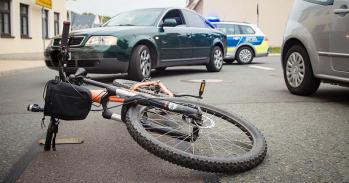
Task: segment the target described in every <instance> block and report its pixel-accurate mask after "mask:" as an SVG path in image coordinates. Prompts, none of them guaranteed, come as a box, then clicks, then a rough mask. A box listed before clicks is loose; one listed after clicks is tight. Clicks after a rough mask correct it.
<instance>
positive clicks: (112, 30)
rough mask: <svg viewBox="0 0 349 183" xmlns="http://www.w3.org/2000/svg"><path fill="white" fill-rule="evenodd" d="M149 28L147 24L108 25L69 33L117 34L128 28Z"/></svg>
mask: <svg viewBox="0 0 349 183" xmlns="http://www.w3.org/2000/svg"><path fill="white" fill-rule="evenodd" d="M144 28H149V26H110V27H95V28H89V29H82V30H77V31H72V32H71V35H119V34H121V33H126V32H129V31H130V30H137V29H144Z"/></svg>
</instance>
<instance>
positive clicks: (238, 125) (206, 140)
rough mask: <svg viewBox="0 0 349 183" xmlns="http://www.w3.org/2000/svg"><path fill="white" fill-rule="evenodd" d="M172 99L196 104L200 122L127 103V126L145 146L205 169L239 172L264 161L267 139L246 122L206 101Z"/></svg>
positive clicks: (174, 160)
mask: <svg viewBox="0 0 349 183" xmlns="http://www.w3.org/2000/svg"><path fill="white" fill-rule="evenodd" d="M171 101H172V102H175V103H179V104H183V105H187V104H188V105H192V104H194V105H196V106H199V107H200V108H201V110H202V113H203V116H202V117H203V120H202V122H201V123H200V124H198V123H196V122H193V121H192V119H189V118H188V117H186V116H183V115H181V114H178V113H173V112H169V111H164V110H162V109H159V108H156V107H145V106H141V105H137V106H133V107H130V108H129V110H128V112H127V115H126V125H127V129H128V131H129V133H130V135H131V136H132V137H133V138H134V140H135V141H136V142H137V143H138V144H139V145H141V146H142V147H143V148H144V149H146V150H148V151H149V152H151V153H153V154H154V155H156V156H158V157H160V158H162V159H164V160H167V161H169V162H171V163H174V164H177V165H180V166H183V167H187V168H191V169H195V170H201V171H208V172H220V173H233V172H241V171H246V170H249V169H251V168H253V167H255V166H257V165H258V164H260V163H261V162H262V161H263V159H264V157H265V156H266V152H267V145H266V141H265V139H264V137H263V135H262V134H261V133H260V131H259V130H258V129H257V128H255V127H254V126H253V125H252V124H250V123H249V122H247V121H245V120H243V119H241V118H239V117H237V116H235V115H233V114H230V113H228V112H225V111H223V110H221V109H218V108H216V107H213V106H210V105H207V104H202V103H198V102H192V101H190V102H188V101H184V100H179V99H171Z"/></svg>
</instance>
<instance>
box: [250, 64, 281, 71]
mask: <svg viewBox="0 0 349 183" xmlns="http://www.w3.org/2000/svg"><path fill="white" fill-rule="evenodd" d="M248 67H251V68H255V69H262V70H267V71H273V70H275V69H274V68H271V67H262V66H258V65H249V66H248Z"/></svg>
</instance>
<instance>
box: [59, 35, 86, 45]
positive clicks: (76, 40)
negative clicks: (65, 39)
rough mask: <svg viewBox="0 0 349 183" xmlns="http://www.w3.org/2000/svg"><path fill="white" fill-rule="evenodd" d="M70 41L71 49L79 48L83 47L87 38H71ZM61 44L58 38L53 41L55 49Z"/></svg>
mask: <svg viewBox="0 0 349 183" xmlns="http://www.w3.org/2000/svg"><path fill="white" fill-rule="evenodd" d="M69 39H71V40H69V45H70V46H71V47H77V46H81V44H82V42H83V41H84V39H85V36H74V37H70V38H69ZM60 44H61V38H56V39H54V40H53V44H52V46H53V47H59V46H60Z"/></svg>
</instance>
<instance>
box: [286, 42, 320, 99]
mask: <svg viewBox="0 0 349 183" xmlns="http://www.w3.org/2000/svg"><path fill="white" fill-rule="evenodd" d="M283 70H284V80H285V83H286V86H287V88H288V90H289V91H290V92H291V93H292V94H295V95H302V96H307V95H312V94H314V93H315V92H316V90H317V89H318V88H319V86H320V80H319V79H317V78H315V77H314V74H313V69H312V66H311V63H310V58H309V55H308V52H307V50H306V49H305V48H304V47H303V46H301V45H294V46H292V47H291V48H290V49H289V50H288V51H287V54H286V57H285V58H283Z"/></svg>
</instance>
